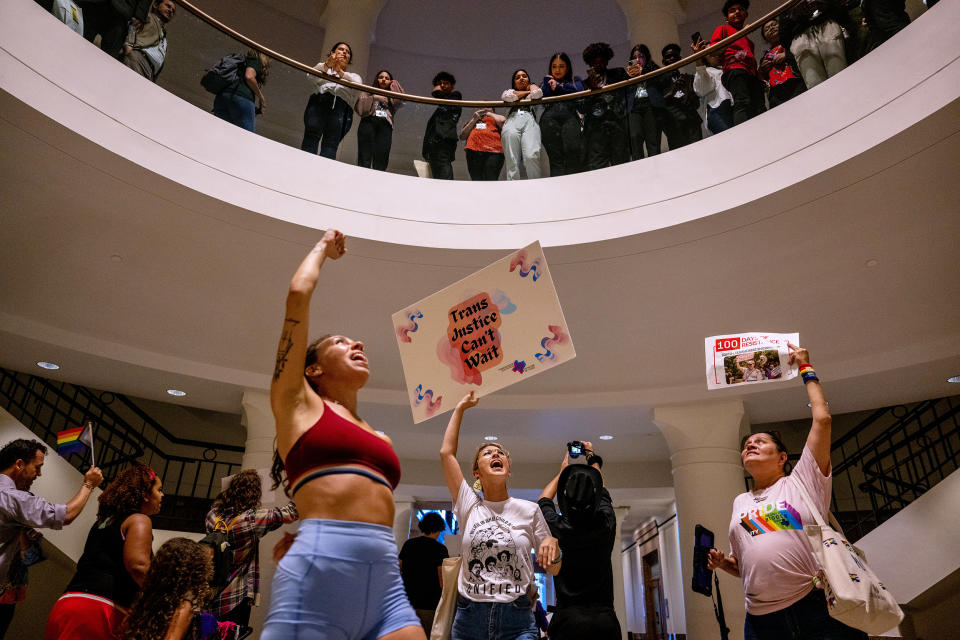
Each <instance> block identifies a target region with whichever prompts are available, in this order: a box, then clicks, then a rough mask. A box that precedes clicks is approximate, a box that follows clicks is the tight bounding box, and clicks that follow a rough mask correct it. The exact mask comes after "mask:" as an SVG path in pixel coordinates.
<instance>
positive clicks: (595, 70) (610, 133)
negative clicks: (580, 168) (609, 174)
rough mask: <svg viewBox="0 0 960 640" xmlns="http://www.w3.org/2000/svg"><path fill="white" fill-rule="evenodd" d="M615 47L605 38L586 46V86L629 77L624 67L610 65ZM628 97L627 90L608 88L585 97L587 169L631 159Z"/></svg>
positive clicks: (588, 87)
mask: <svg viewBox="0 0 960 640" xmlns="http://www.w3.org/2000/svg"><path fill="white" fill-rule="evenodd" d="M612 59H613V49H612V48H611V47H610V45H609V44H607V43H606V42H594V43H593V44H590V45H587V48H586V49H584V50H583V61H584V62H585V63H586V65H587V80H586V82H585V83H584V85H585V87H584V88H586V89H591V90H593V89H602V88H603V87H605V86H607V85H608V84H613V83H615V82H621V81H622V80H627V79H628V78H629V77H630V76H628V75H627V72H626V70H625V69H624V68H623V67H610V68H608V67H607V65H608V64H610V60H612ZM626 119H627V101H626V94H625V92H624V91H608V92H607V93H602V94H600V95H596V96H588V97H586V98H584V100H583V147H584V156H585V160H584V166H585V167H586V169H587V170H588V171H592V170H594V169H602V168H603V167H609V166H612V165H616V164H622V163H624V162H629V160H630V140H629V138H628V136H627V123H626Z"/></svg>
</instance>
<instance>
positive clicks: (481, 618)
mask: <svg viewBox="0 0 960 640" xmlns="http://www.w3.org/2000/svg"><path fill="white" fill-rule="evenodd" d="M539 637H540V632H539V631H538V630H537V622H536V620H535V619H534V617H533V609H531V608H530V599H529V598H528V597H527V596H525V595H523V596H520V597H519V598H517V599H516V600H514V601H513V602H474V601H473V600H469V599H467V598H464V597H463V596H457V615H456V617H454V619H453V630H452V631H451V633H450V640H536V639H537V638H539Z"/></svg>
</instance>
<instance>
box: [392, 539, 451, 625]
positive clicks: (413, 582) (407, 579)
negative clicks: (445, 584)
mask: <svg viewBox="0 0 960 640" xmlns="http://www.w3.org/2000/svg"><path fill="white" fill-rule="evenodd" d="M449 555H450V554H449V553H447V548H446V547H445V546H443V545H442V544H440V543H439V542H437V541H436V540H434V539H432V538H428V537H427V536H420V537H418V538H410V539H409V540H407V541H406V542H404V543H403V548H402V549H401V550H400V560H401V562H402V563H403V564H402V565H401V567H400V574H401V575H402V576H403V586H404V588H405V589H406V590H407V597H408V598H409V599H410V604H411V605H413V608H414V609H436V607H437V603H438V602H440V591H441V589H440V578H439V577H438V571H437V567H439V566H440V565H441V564H443V559H444V558H446V557H449Z"/></svg>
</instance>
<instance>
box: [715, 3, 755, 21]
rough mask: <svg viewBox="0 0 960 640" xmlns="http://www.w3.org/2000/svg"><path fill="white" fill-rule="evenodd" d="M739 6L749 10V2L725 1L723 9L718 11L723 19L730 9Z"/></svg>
mask: <svg viewBox="0 0 960 640" xmlns="http://www.w3.org/2000/svg"><path fill="white" fill-rule="evenodd" d="M735 5H740V6H741V7H743V8H744V9H749V8H750V0H727V1H726V2H724V3H723V8H722V9H720V13H722V14H723V17H724V18H726V17H727V13H729V12H730V7H732V6H735Z"/></svg>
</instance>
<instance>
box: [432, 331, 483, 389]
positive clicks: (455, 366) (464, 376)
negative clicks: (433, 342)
mask: <svg viewBox="0 0 960 640" xmlns="http://www.w3.org/2000/svg"><path fill="white" fill-rule="evenodd" d="M437 359H438V360H440V362H442V363H443V364H444V365H446V366H447V367H448V368H449V369H450V377H451V378H452V379H453V381H454V382H459V383H460V384H474V385H477V386H479V385H481V384H483V376H481V375H480V371H479V370H478V369H473V370H472V371H470V372H469V373H467V372H465V371H464V370H463V363H462V362H461V361H460V354H459V353H458V352H457V347H456V345H454V344H453V343H452V342H450V340H449V339H448V338H447V336H446V335H443V336H441V337H440V341H439V342H438V343H437Z"/></svg>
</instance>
